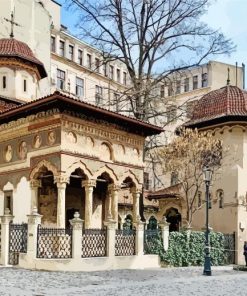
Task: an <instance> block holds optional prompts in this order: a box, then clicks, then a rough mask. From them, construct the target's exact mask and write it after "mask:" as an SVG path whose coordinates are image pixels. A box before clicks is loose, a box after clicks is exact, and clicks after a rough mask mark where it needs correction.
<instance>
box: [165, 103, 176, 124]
mask: <svg viewBox="0 0 247 296" xmlns="http://www.w3.org/2000/svg"><path fill="white" fill-rule="evenodd" d="M166 117H167V122H168V123H170V122H172V121H174V120H175V119H176V117H177V107H176V106H174V105H172V106H169V107H167V108H166Z"/></svg>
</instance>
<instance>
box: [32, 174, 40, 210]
mask: <svg viewBox="0 0 247 296" xmlns="http://www.w3.org/2000/svg"><path fill="white" fill-rule="evenodd" d="M40 187H41V180H30V188H31V211H32V210H33V208H37V209H38V206H39V200H38V198H39V197H38V190H39V188H40Z"/></svg>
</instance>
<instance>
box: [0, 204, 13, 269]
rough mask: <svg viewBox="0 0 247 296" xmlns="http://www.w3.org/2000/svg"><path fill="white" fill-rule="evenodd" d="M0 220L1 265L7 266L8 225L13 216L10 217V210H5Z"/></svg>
mask: <svg viewBox="0 0 247 296" xmlns="http://www.w3.org/2000/svg"><path fill="white" fill-rule="evenodd" d="M0 218H1V264H2V265H4V266H7V265H8V264H9V223H10V222H11V221H13V219H14V216H12V215H10V210H9V209H5V210H4V215H3V216H1V217H0Z"/></svg>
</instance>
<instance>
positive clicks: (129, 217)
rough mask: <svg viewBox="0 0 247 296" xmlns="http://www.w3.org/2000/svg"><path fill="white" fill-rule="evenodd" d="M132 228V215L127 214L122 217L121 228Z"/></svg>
mask: <svg viewBox="0 0 247 296" xmlns="http://www.w3.org/2000/svg"><path fill="white" fill-rule="evenodd" d="M132 228H133V217H132V215H130V214H128V215H127V216H126V217H125V219H124V224H123V229H125V230H126V229H127V230H129V229H132Z"/></svg>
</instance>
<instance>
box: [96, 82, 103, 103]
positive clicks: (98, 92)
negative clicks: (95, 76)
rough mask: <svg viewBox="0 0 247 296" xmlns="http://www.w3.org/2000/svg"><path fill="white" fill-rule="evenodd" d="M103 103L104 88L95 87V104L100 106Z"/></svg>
mask: <svg viewBox="0 0 247 296" xmlns="http://www.w3.org/2000/svg"><path fill="white" fill-rule="evenodd" d="M102 103H103V88H102V86H99V85H96V86H95V104H96V105H100V104H102Z"/></svg>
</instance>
